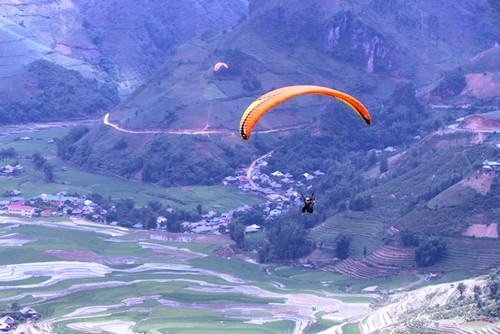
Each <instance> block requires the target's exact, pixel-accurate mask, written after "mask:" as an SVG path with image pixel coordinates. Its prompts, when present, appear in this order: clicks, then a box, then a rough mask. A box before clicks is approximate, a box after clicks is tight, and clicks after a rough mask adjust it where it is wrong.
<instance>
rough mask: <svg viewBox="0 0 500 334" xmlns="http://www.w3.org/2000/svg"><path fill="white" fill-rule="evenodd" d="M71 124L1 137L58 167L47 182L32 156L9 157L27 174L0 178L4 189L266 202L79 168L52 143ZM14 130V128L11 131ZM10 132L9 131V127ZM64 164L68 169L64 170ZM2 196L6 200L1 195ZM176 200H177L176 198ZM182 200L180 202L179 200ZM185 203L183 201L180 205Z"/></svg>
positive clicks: (192, 203)
mask: <svg viewBox="0 0 500 334" xmlns="http://www.w3.org/2000/svg"><path fill="white" fill-rule="evenodd" d="M69 129H70V128H69V127H65V128H47V129H39V130H37V131H35V132H31V131H28V130H25V131H17V132H16V133H15V134H14V133H13V134H10V135H7V134H5V135H4V136H3V137H0V144H1V146H2V148H10V147H12V148H14V149H15V150H16V152H17V154H18V155H19V156H27V157H29V156H31V155H32V154H33V153H35V152H39V153H40V154H42V156H43V157H45V158H46V159H47V160H49V161H50V163H51V165H52V166H53V168H54V178H55V180H56V182H55V183H45V182H43V180H42V178H43V176H42V173H41V171H38V170H35V169H33V166H32V163H31V162H30V160H29V159H7V160H4V161H3V162H1V163H2V165H5V164H15V163H17V162H18V163H19V164H20V165H21V166H22V167H23V168H24V171H25V173H24V174H23V175H22V176H20V177H15V178H11V177H0V189H4V190H13V189H18V190H20V191H22V193H23V195H22V196H23V197H25V198H31V197H33V196H37V195H40V194H42V193H45V194H56V193H57V192H60V191H66V192H67V193H68V194H74V193H77V194H80V195H86V194H89V193H91V192H98V193H100V194H102V195H103V196H105V197H111V198H113V199H122V198H131V199H133V200H134V202H135V203H136V205H138V206H143V205H146V204H147V203H148V202H149V201H153V200H158V201H160V202H162V203H164V205H165V206H169V207H174V208H182V209H184V210H188V211H192V210H196V207H197V205H198V204H202V206H203V210H205V211H210V210H212V211H215V212H224V211H227V210H231V209H235V208H237V207H240V206H242V205H245V204H247V205H254V204H258V203H261V202H262V199H261V198H260V197H257V196H254V195H252V194H243V193H240V192H239V191H238V189H237V188H236V187H232V186H231V187H224V186H222V185H221V186H194V187H172V188H162V187H159V186H156V185H154V184H147V183H142V182H134V181H130V180H125V179H123V178H118V177H111V176H103V175H96V174H92V173H88V172H85V171H82V170H79V169H78V168H76V167H75V166H73V165H71V164H69V163H67V162H65V161H62V160H60V159H58V158H57V147H56V145H55V144H54V143H49V140H51V139H53V138H60V137H62V136H64V135H65V134H66V133H67V132H68V131H69ZM11 132H12V130H11ZM6 133H9V130H6ZM20 137H30V140H26V141H24V140H18V138H20ZM63 167H64V171H63ZM2 194H3V192H2V193H0V199H6V198H5V197H3V198H2V197H1V196H2ZM172 199H173V200H172ZM179 201H180V202H179ZM180 203H183V204H180Z"/></svg>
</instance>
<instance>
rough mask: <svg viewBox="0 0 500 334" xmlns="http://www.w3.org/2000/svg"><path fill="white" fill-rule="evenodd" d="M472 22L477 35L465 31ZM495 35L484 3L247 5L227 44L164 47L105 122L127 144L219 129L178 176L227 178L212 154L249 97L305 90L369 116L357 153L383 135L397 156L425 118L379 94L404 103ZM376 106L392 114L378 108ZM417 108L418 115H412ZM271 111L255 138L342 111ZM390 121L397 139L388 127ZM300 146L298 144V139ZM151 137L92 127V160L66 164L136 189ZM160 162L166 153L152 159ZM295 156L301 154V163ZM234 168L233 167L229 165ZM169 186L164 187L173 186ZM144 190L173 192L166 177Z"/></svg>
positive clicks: (310, 100) (203, 41) (302, 107)
mask: <svg viewBox="0 0 500 334" xmlns="http://www.w3.org/2000/svg"><path fill="white" fill-rule="evenodd" d="M473 4H474V5H473ZM450 12H451V13H454V15H449V13H450ZM472 21H474V22H479V24H474V25H471V22H472ZM498 28H499V27H498V24H497V23H496V21H495V16H494V13H493V12H492V11H491V10H490V8H489V5H488V3H482V4H476V3H475V2H472V1H466V0H464V1H460V2H458V3H457V4H455V5H454V7H453V8H451V7H450V6H449V5H448V4H445V3H432V4H430V3H429V4H427V3H418V4H411V5H407V4H403V3H400V2H398V1H393V2H382V1H365V2H363V3H356V4H352V3H342V4H340V3H338V2H335V1H331V2H321V3H320V2H310V3H304V2H302V1H291V2H287V4H286V5H284V4H282V3H281V2H279V1H270V2H258V1H254V2H252V3H251V4H250V13H249V16H248V18H247V19H246V20H244V21H243V22H241V24H239V25H238V26H236V27H235V28H234V29H232V30H231V31H229V32H228V33H226V34H223V35H222V36H218V37H217V38H215V39H207V38H206V36H200V37H199V38H195V39H193V40H191V41H190V42H188V43H185V44H183V45H181V46H179V47H178V48H176V49H175V50H174V51H173V54H172V57H171V59H170V60H169V61H168V62H167V63H166V65H165V66H164V67H163V68H162V69H161V70H159V71H158V72H157V73H156V74H155V75H154V76H153V78H152V79H151V81H150V82H149V83H148V84H147V85H144V86H143V87H141V88H140V89H138V90H137V91H135V92H134V94H132V95H131V96H130V97H129V98H127V99H126V100H125V101H123V102H122V103H121V104H120V105H119V106H118V107H117V108H115V109H114V110H113V111H112V112H111V114H110V120H111V121H112V122H114V123H116V124H121V125H122V126H123V127H125V128H126V129H129V130H130V129H132V130H135V131H137V132H139V133H140V132H141V131H142V132H143V133H144V132H149V133H151V132H152V130H153V132H156V133H157V134H156V137H158V136H162V134H161V133H167V132H169V131H170V132H172V131H174V130H179V129H188V130H191V131H199V130H203V129H205V130H206V129H222V130H221V132H223V134H226V135H228V136H222V137H221V136H220V135H217V134H215V135H213V136H212V137H210V139H209V140H208V141H206V140H205V139H203V140H202V141H203V142H204V144H203V145H199V146H200V149H199V150H197V152H198V153H199V154H198V155H194V156H193V159H194V160H191V158H186V159H187V160H183V161H185V162H187V163H185V164H184V165H186V164H187V165H191V164H196V163H197V162H198V161H199V156H202V157H208V158H210V159H216V160H217V163H218V164H221V165H223V166H226V167H228V162H227V160H228V158H229V156H228V155H227V154H222V155H220V154H219V153H220V151H221V146H224V149H225V150H227V152H228V154H229V155H234V152H235V150H234V148H235V147H237V148H238V149H237V151H238V152H241V151H242V146H241V143H239V142H238V138H237V136H235V132H236V129H237V126H238V122H239V118H240V116H241V114H242V113H243V111H244V109H245V108H246V106H248V105H249V104H250V102H251V101H252V100H253V99H255V97H257V96H259V95H260V94H262V93H264V92H266V91H268V90H270V89H272V88H277V87H279V86H283V85H292V84H310V83H314V84H320V85H326V86H330V87H334V88H336V89H339V90H343V91H346V92H349V93H351V94H353V95H355V96H356V97H359V98H360V99H361V100H362V101H363V103H364V104H365V105H366V106H367V107H368V109H369V110H371V112H372V114H373V118H374V126H373V130H372V131H374V133H375V134H374V135H373V136H375V137H371V138H368V139H367V140H366V142H371V143H372V144H371V145H372V146H371V147H366V148H365V149H370V148H372V147H374V146H373V145H375V146H376V147H378V148H381V147H380V145H381V143H385V144H386V145H387V144H388V143H389V142H390V141H388V140H383V141H381V140H380V139H379V138H377V137H380V136H382V135H383V134H384V133H388V134H389V135H390V134H392V133H393V132H394V136H393V137H394V140H392V142H390V143H389V145H397V144H400V143H402V142H403V141H404V140H407V139H408V138H407V137H408V136H407V137H405V138H403V137H404V136H403V137H402V136H401V134H402V133H403V134H404V133H405V131H407V132H408V134H411V136H414V135H418V134H420V133H421V132H422V131H429V128H432V124H427V125H426V126H425V128H426V129H427V130H424V129H423V128H422V122H424V121H426V120H427V122H431V121H432V119H429V113H428V112H424V111H419V112H418V113H415V112H414V111H413V110H412V108H414V107H415V103H416V102H411V101H410V102H408V101H406V102H405V101H397V99H394V98H393V97H392V96H391V94H392V95H393V96H394V95H395V96H396V97H398V96H399V97H400V96H401V92H400V91H401V88H398V89H399V90H400V91H398V90H396V88H397V87H398V86H401V85H404V84H407V85H408V87H407V88H404V89H405V90H404V94H407V96H408V98H409V99H415V97H414V96H412V94H415V92H414V91H413V90H415V89H416V88H419V87H425V85H428V84H430V83H433V82H434V80H436V79H437V80H439V79H440V75H441V74H444V73H446V71H449V70H453V69H455V68H456V66H458V65H462V64H465V62H466V60H467V59H470V58H472V57H473V56H474V55H476V54H478V53H479V52H482V51H484V50H486V49H488V48H490V47H491V46H492V45H494V42H495V40H496V38H497V37H498ZM485 32H486V33H485ZM218 61H225V62H226V63H228V64H229V69H228V70H227V71H225V72H221V73H215V72H214V71H213V70H212V66H213V65H214V64H215V63H216V62H218ZM412 87H413V88H412ZM401 102H403V103H407V104H408V106H407V108H408V109H407V110H404V109H401V108H400V104H401ZM424 102H425V101H424ZM388 104H390V105H392V106H391V108H390V109H389V108H387V107H386V106H387V105H388ZM419 108H420V109H422V110H423V107H422V106H420V107H419ZM332 109H337V110H335V111H333V110H332ZM338 109H340V110H338ZM277 110H279V111H276V112H273V113H269V114H267V115H266V116H265V117H264V118H263V119H262V120H261V122H260V125H259V128H258V129H257V130H259V129H260V130H262V129H270V128H281V127H283V128H287V127H290V126H306V125H307V126H306V128H307V127H308V126H309V125H308V124H309V122H314V121H315V119H317V117H319V115H321V114H322V113H337V112H338V113H339V114H342V115H344V114H345V115H346V117H350V116H347V115H348V114H349V113H350V111H349V110H348V107H346V106H345V105H343V104H342V103H340V102H331V101H330V100H325V99H322V98H318V97H304V98H300V99H295V100H293V101H289V102H287V103H285V104H284V105H283V106H281V107H280V108H278V109H277ZM413 114H415V115H413ZM401 119H402V121H403V122H404V123H403V124H404V126H405V128H403V129H401V127H399V128H398V126H399V124H401ZM384 123H385V124H384ZM352 124H354V123H352ZM345 126H347V127H349V128H350V127H352V126H354V128H352V129H351V130H353V131H358V129H360V127H357V125H351V124H350V123H349V124H346V125H345ZM388 128H392V130H388ZM286 133H287V132H282V133H280V132H278V135H281V134H285V135H286ZM103 135H104V136H106V138H107V140H108V142H109V143H111V145H112V144H113V143H116V142H117V141H118V140H121V138H123V139H124V140H125V141H126V142H127V144H128V145H129V147H130V148H132V147H133V149H129V150H127V149H125V150H124V151H123V152H121V153H120V155H119V157H118V156H116V154H114V153H113V150H109V146H107V145H106V146H105V147H103V146H102V145H101V140H102V136H103ZM304 135H305V136H308V135H309V134H308V132H307V131H306V132H305V133H304ZM163 136H167V137H163V138H164V139H162V140H168V141H169V142H171V143H173V144H174V145H173V146H174V147H177V148H180V147H185V146H192V145H194V144H193V140H198V139H196V137H193V138H182V139H181V141H182V143H178V144H176V143H177V141H178V140H179V139H178V137H175V136H174V137H173V136H169V135H167V134H164V135H163ZM271 136H272V135H266V136H265V137H264V136H263V137H261V138H260V139H262V140H263V141H264V142H261V141H260V139H257V138H255V139H256V140H254V141H252V142H251V143H248V144H247V143H245V144H247V145H245V149H247V148H248V149H253V144H254V143H258V144H259V150H260V152H264V151H265V149H266V148H267V149H269V147H270V146H269V144H270V143H271V142H272V141H273V139H272V137H271ZM152 137H153V136H152V135H138V134H136V135H133V137H132V135H127V133H125V132H118V131H116V130H115V129H112V128H109V127H103V126H102V125H96V127H95V128H94V129H92V131H90V132H89V135H88V136H87V137H86V138H85V143H86V144H85V145H87V146H88V147H89V148H90V150H87V151H91V152H92V153H90V154H89V155H88V156H86V157H85V159H80V158H77V157H74V158H73V160H74V161H82V162H83V164H82V166H83V167H85V168H89V169H92V168H93V166H95V165H96V164H97V165H99V166H100V167H99V169H100V170H106V169H109V170H112V171H113V172H118V173H120V174H121V175H127V176H129V177H131V176H132V177H138V178H141V175H142V170H143V167H144V162H143V161H144V160H149V159H151V156H150V153H151V152H149V153H148V152H146V153H143V152H144V150H146V151H147V150H148V147H149V145H150V143H151V140H152ZM399 137H401V138H399ZM266 141H267V142H268V143H267V144H266V143H265V142H266ZM280 143H283V140H280ZM227 145H229V147H228V146H227ZM106 147H108V148H106ZM139 147H140V149H137V148H139ZM230 147H232V148H230ZM172 153H174V152H173V151H172V150H171V149H170V150H166V151H164V152H163V154H167V155H172ZM307 157H308V156H307V154H306V155H305V156H304V158H307ZM242 159H243V160H244V159H245V158H244V157H242V158H238V159H236V160H237V161H238V162H241V161H242ZM124 160H128V161H129V162H127V163H126V164H127V165H128V166H131V165H133V166H132V167H130V168H126V169H127V171H126V172H123V171H122V172H120V171H119V170H118V169H117V168H116V166H117V165H120V164H124ZM130 161H133V162H130ZM246 161H249V158H246ZM238 162H236V163H234V162H233V163H231V164H229V165H230V166H234V165H237V163H238ZM204 175H205V176H206V175H207V173H205V174H204ZM165 178H166V179H165ZM175 178H176V181H175V182H181V183H182V181H181V180H177V176H176V177H175ZM202 178H203V177H202ZM153 181H155V182H160V183H161V182H163V183H165V184H171V183H175V182H173V178H169V177H168V176H165V177H161V178H159V179H154V180H153Z"/></svg>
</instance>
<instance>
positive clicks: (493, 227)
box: [464, 223, 498, 238]
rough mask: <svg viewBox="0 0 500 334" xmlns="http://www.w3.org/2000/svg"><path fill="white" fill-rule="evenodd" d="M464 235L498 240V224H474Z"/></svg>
mask: <svg viewBox="0 0 500 334" xmlns="http://www.w3.org/2000/svg"><path fill="white" fill-rule="evenodd" d="M464 235H466V236H469V237H477V238H498V229H497V223H492V224H489V225H486V224H472V225H471V226H469V227H468V228H467V230H466V231H465V233H464Z"/></svg>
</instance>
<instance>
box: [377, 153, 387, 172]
mask: <svg viewBox="0 0 500 334" xmlns="http://www.w3.org/2000/svg"><path fill="white" fill-rule="evenodd" d="M388 170H389V160H387V156H386V155H385V154H382V155H381V156H380V167H379V171H380V173H381V174H383V173H385V172H387V171H388Z"/></svg>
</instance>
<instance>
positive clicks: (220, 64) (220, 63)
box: [214, 62, 229, 72]
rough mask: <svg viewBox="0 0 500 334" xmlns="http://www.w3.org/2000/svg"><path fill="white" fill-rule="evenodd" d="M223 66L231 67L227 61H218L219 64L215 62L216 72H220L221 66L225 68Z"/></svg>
mask: <svg viewBox="0 0 500 334" xmlns="http://www.w3.org/2000/svg"><path fill="white" fill-rule="evenodd" d="M223 67H224V68H225V69H226V70H227V69H229V66H228V65H227V64H226V63H223V62H218V63H217V64H215V66H214V71H215V72H219V70H220V69H221V68H223Z"/></svg>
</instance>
